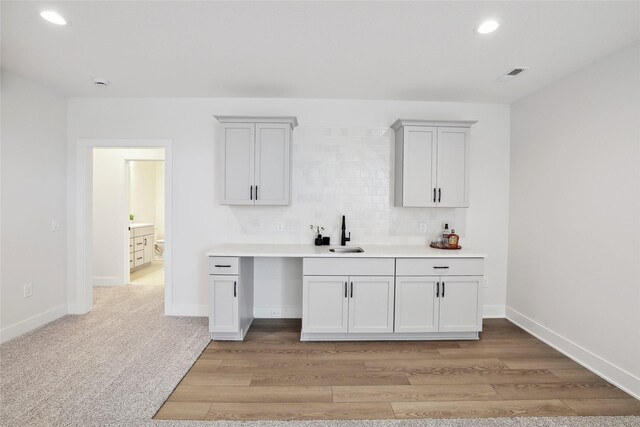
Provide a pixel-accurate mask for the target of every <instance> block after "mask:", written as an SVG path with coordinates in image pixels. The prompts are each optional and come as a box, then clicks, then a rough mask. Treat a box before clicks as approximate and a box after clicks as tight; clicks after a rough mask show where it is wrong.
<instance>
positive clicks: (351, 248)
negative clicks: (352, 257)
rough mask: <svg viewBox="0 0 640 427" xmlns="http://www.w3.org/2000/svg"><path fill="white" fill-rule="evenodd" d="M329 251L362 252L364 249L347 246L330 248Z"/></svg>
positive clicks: (343, 252)
mask: <svg viewBox="0 0 640 427" xmlns="http://www.w3.org/2000/svg"><path fill="white" fill-rule="evenodd" d="M329 252H335V253H337V254H359V253H362V252H364V249H362V248H359V247H355V246H353V247H348V248H331V249H329Z"/></svg>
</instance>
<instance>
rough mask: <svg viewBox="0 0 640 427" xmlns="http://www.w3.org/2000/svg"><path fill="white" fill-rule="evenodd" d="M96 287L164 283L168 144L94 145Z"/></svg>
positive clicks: (94, 270)
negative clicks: (166, 145) (102, 146)
mask: <svg viewBox="0 0 640 427" xmlns="http://www.w3.org/2000/svg"><path fill="white" fill-rule="evenodd" d="M92 160H93V183H92V190H93V191H92V193H93V197H92V205H93V206H92V208H93V209H92V237H93V239H92V259H91V261H92V278H91V283H92V285H93V286H94V287H98V286H125V285H129V284H131V285H158V286H164V283H165V278H164V252H165V245H166V243H165V242H166V239H165V203H164V202H165V167H164V161H165V150H164V148H98V147H96V148H93V159H92Z"/></svg>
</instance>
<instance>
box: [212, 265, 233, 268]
mask: <svg viewBox="0 0 640 427" xmlns="http://www.w3.org/2000/svg"><path fill="white" fill-rule="evenodd" d="M214 267H217V268H230V267H231V266H230V265H222V264H216V265H215V266H214Z"/></svg>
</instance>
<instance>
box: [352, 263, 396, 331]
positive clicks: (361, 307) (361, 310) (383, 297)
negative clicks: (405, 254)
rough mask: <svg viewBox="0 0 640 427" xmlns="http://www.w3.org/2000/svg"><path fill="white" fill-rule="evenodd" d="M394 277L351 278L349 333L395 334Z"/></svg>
mask: <svg viewBox="0 0 640 427" xmlns="http://www.w3.org/2000/svg"><path fill="white" fill-rule="evenodd" d="M393 284H394V280H393V276H370V277H350V278H349V332H357V333H376V332H378V333H380V332H393V307H394V304H393V299H394V288H393Z"/></svg>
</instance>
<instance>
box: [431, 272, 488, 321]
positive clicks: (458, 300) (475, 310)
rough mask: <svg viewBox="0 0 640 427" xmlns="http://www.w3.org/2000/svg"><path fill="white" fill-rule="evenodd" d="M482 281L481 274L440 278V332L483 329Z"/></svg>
mask: <svg viewBox="0 0 640 427" xmlns="http://www.w3.org/2000/svg"><path fill="white" fill-rule="evenodd" d="M481 283H482V277H480V276H442V277H441V278H440V297H439V300H440V324H439V327H438V330H439V331H440V332H466V331H481V330H482V306H481V303H482V298H480V289H481Z"/></svg>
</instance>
